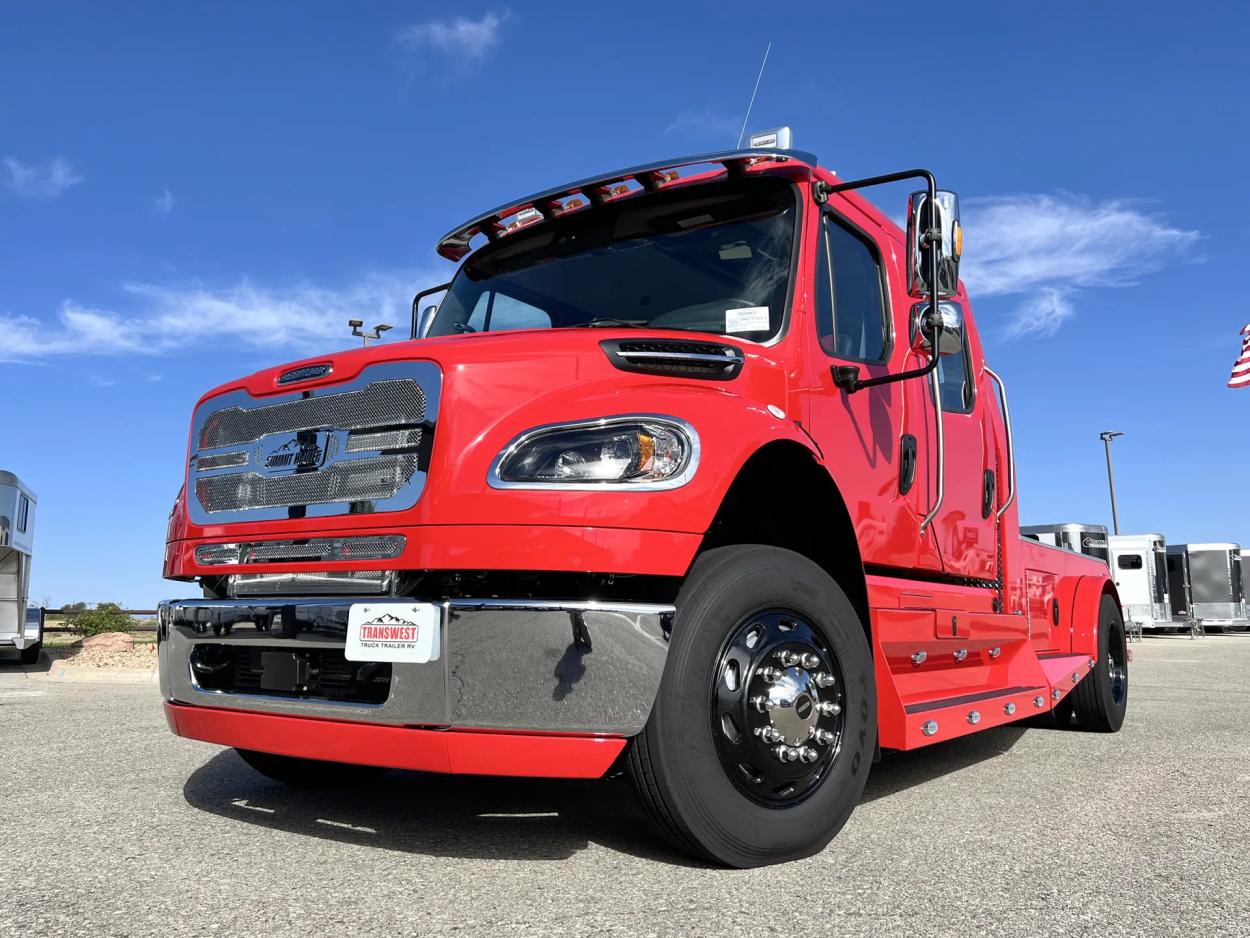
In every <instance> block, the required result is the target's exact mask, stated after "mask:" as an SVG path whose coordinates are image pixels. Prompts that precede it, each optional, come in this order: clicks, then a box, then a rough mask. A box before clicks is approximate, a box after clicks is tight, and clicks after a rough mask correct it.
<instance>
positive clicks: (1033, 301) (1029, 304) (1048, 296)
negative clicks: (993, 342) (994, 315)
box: [1004, 287, 1075, 339]
mask: <svg viewBox="0 0 1250 938" xmlns="http://www.w3.org/2000/svg"><path fill="white" fill-rule="evenodd" d="M1068 297H1069V292H1068V291H1066V290H1060V289H1058V288H1056V287H1042V288H1041V289H1039V290H1035V291H1034V292H1033V293H1031V294H1030V295H1029V297H1028V299H1026V300H1025V301H1024V302H1023V303H1021V304H1020V305H1019V306H1017V307H1016V309H1015V312H1014V313H1013V314H1012V317H1011V321H1010V322H1008V323H1007V327H1006V329H1005V330H1004V334H1005V335H1006V337H1007V338H1009V339H1019V338H1022V337H1024V336H1026V335H1036V336H1049V335H1054V334H1055V333H1056V332H1058V331H1059V329H1060V327H1062V326H1063V324H1064V323H1065V322H1067V321H1068V320H1069V319H1070V318H1071V317H1072V314H1073V313H1074V312H1075V310H1074V309H1073V308H1072V302H1071V300H1069V298H1068Z"/></svg>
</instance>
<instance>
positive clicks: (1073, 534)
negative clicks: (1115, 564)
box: [1020, 523, 1111, 565]
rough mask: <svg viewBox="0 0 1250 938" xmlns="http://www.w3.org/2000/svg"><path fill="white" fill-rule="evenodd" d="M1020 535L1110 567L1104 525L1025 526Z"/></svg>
mask: <svg viewBox="0 0 1250 938" xmlns="http://www.w3.org/2000/svg"><path fill="white" fill-rule="evenodd" d="M1020 533H1021V534H1023V535H1024V536H1025V537H1031V538H1033V540H1035V541H1041V542H1042V543H1043V544H1050V545H1052V546H1053V547H1062V548H1063V549H1064V550H1071V551H1075V552H1076V553H1078V554H1088V555H1089V556H1090V557H1097V558H1098V559H1099V560H1101V561H1102V562H1103V563H1105V564H1108V565H1110V563H1111V561H1110V558H1109V556H1108V550H1107V526H1106V525H1105V524H1076V523H1072V524H1025V525H1021V527H1020Z"/></svg>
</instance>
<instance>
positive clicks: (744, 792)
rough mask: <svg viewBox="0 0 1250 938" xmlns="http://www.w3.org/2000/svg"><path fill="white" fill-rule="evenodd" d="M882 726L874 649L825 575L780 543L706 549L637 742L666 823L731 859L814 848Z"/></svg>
mask: <svg viewBox="0 0 1250 938" xmlns="http://www.w3.org/2000/svg"><path fill="white" fill-rule="evenodd" d="M876 735H877V713H876V692H875V685H874V682H873V666H872V654H871V652H870V651H869V647H868V641H867V638H866V636H865V633H864V628H863V626H862V625H861V623H860V620H859V616H858V615H856V612H855V609H854V607H853V606H852V605H851V603H850V601H849V600H848V599H847V597H846V594H845V593H843V592H842V590H841V588H840V587H839V586H838V585H837V584H836V583H835V582H834V581H833V580H832V579H831V578H830V577H829V575H828V574H826V573H825V572H824V570H822V569H821V568H820V567H819V566H817V565H816V564H815V563H813V562H812V561H810V560H808V559H807V558H806V557H803V556H802V555H800V554H796V553H793V552H792V551H788V550H782V549H780V548H775V547H765V546H758V545H746V546H735V547H724V548H719V549H717V550H712V551H708V552H707V553H705V554H703V555H702V556H701V557H700V558H699V559H698V561H697V562H696V563H695V565H694V568H693V569H692V571H691V573H690V576H689V577H688V578H687V580H686V582H685V584H684V585H683V586H682V589H681V592H680V594H679V595H678V598H677V619H676V623H675V625H674V629H673V636H672V642H671V645H670V647H669V652H668V661H667V663H666V666H665V671H664V678H663V680H662V682H661V684H660V690H659V693H658V695H657V697H656V701H655V706H654V707H653V708H652V711H651V716H650V719H649V720H648V721H647V725H646V727H645V728H644V729H643V731H642V732H641V733H640V734H639V735H638V736H637V737H635V738H634V740H633V741H632V743H631V745H630V749H629V758H628V765H629V770H630V776H631V778H632V779H633V781H634V785H635V787H636V789H637V791H638V793H639V796H640V798H641V800H642V802H643V804H644V805H645V806H646V808H647V809H648V811H649V813H650V814H651V816H652V819H653V820H654V822H655V824H656V826H657V827H658V828H659V829H660V831H661V832H662V833H663V834H664V835H665V836H666V837H667V838H668V839H669V840H670V841H672V842H673V843H674V844H675V845H676V846H678V847H679V848H681V849H684V850H686V851H688V852H690V853H693V854H695V855H697V856H701V857H703V858H705V859H708V860H711V861H712V862H715V863H720V864H724V865H726V866H733V867H754V866H762V865H764V864H768V863H780V862H784V861H786V860H794V859H798V858H800V857H805V856H810V855H811V854H813V853H816V852H818V851H820V850H821V849H823V848H824V847H825V845H827V844H828V843H829V841H830V840H831V839H832V838H833V836H834V835H835V834H836V833H837V832H838V831H839V830H840V829H841V828H842V825H843V824H845V823H846V820H847V818H848V817H849V816H850V814H851V811H852V809H853V808H854V807H855V804H856V802H858V800H859V797H860V795H861V794H862V792H863V789H864V783H865V781H866V780H867V778H868V770H869V766H870V765H871V763H872V754H873V749H874V747H875V744H876Z"/></svg>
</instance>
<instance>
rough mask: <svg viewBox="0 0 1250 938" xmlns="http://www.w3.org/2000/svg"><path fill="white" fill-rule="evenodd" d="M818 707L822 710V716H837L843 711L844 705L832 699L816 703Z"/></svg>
mask: <svg viewBox="0 0 1250 938" xmlns="http://www.w3.org/2000/svg"><path fill="white" fill-rule="evenodd" d="M816 709H817V710H819V711H820V715H821V716H822V717H836V716H837V715H838V714H839V713H841V712H842V705H841V704H838V703H835V702H834V701H832V700H822V701H821V702H820V703H818V704H816Z"/></svg>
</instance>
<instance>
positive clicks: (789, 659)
mask: <svg viewBox="0 0 1250 938" xmlns="http://www.w3.org/2000/svg"><path fill="white" fill-rule="evenodd" d="M773 657H774V658H776V659H777V660H778V661H780V662H781V666H782V667H783V668H793V667H794V666H795V665H796V664H798V663H799V661H800V660H802V658H801V656H800V655H799V653H798V652H797V651H779V652H777V653H776V654H775V655H773Z"/></svg>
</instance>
